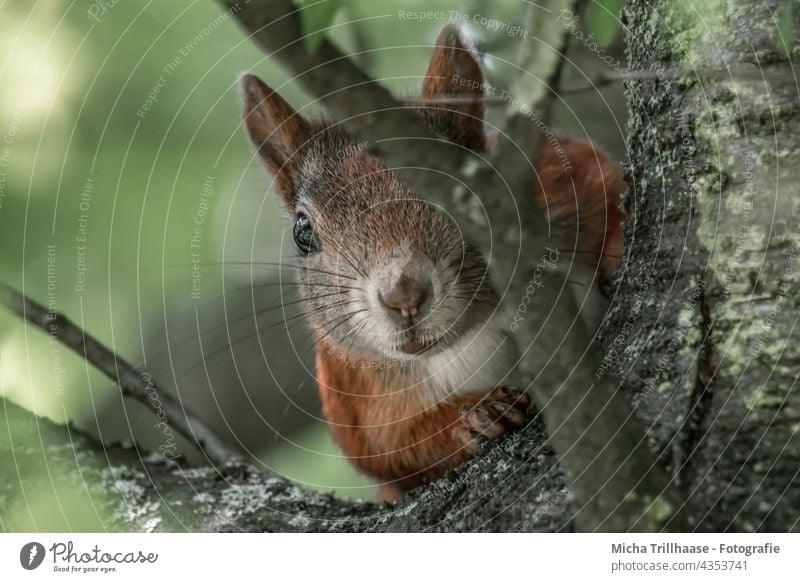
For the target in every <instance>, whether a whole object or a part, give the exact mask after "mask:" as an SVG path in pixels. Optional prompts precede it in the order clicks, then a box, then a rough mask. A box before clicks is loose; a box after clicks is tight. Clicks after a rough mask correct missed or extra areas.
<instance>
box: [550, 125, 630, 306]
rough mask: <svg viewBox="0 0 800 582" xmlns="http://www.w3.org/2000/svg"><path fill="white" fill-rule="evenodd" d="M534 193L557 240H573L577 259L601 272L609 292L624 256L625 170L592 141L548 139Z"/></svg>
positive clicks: (600, 281)
mask: <svg viewBox="0 0 800 582" xmlns="http://www.w3.org/2000/svg"><path fill="white" fill-rule="evenodd" d="M536 168H537V175H536V176H535V177H534V197H535V199H536V203H537V205H538V206H539V208H541V209H542V212H544V213H545V217H546V219H547V221H548V223H549V224H550V225H551V227H552V228H554V229H557V230H558V231H560V232H555V233H554V234H555V235H556V238H557V239H558V240H562V241H566V240H569V241H570V244H574V245H575V247H574V251H575V262H576V263H579V264H583V265H586V266H588V267H589V268H592V269H594V270H595V271H596V272H597V282H598V286H599V287H600V290H601V291H603V292H607V291H608V289H609V286H610V283H611V279H612V277H613V276H614V273H615V272H616V270H617V268H618V267H619V265H620V262H621V260H622V252H623V241H622V222H623V221H624V220H625V218H627V215H626V214H625V212H624V211H622V210H621V209H620V203H621V196H622V194H623V193H624V192H625V191H626V190H627V187H628V186H627V184H626V183H625V179H624V176H623V172H622V168H621V167H620V166H619V164H617V163H616V162H614V161H613V160H611V159H610V158H609V157H608V156H606V155H605V154H604V153H603V152H601V151H600V150H599V149H597V148H595V147H594V146H593V145H592V144H591V143H589V142H585V141H575V140H568V139H562V140H559V141H558V142H556V143H552V142H550V141H548V142H547V143H546V144H545V146H544V148H543V151H542V153H541V155H540V157H539V160H538V163H537V166H536Z"/></svg>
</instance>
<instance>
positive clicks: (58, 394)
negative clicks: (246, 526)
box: [0, 0, 625, 531]
mask: <svg viewBox="0 0 800 582" xmlns="http://www.w3.org/2000/svg"><path fill="white" fill-rule="evenodd" d="M619 4H620V2H617V1H612V2H595V3H594V4H593V5H592V7H591V8H590V13H589V18H588V19H587V20H588V22H589V23H590V24H589V26H590V27H594V29H595V32H597V33H598V38H601V40H602V42H603V44H605V45H610V48H609V49H608V50H609V51H610V53H611V54H615V55H616V57H617V58H619V59H623V57H622V47H621V41H620V38H619V37H620V36H621V35H620V34H619V31H618V22H617V20H616V14H617V13H618V10H619ZM400 10H431V11H435V10H445V11H449V10H456V11H458V12H459V13H461V14H466V15H473V14H482V15H485V16H487V17H491V18H493V19H497V20H500V21H503V22H508V23H516V24H520V23H521V19H522V17H523V12H524V3H522V2H520V1H519V0H500V1H494V2H492V3H491V6H489V5H488V3H486V2H469V1H462V2H442V1H434V2H431V1H425V2H422V1H418V2H411V1H404V2H400V1H392V0H382V1H377V2H375V1H368V0H330V2H327V3H323V4H322V5H316V6H313V7H311V8H307V9H306V10H305V11H304V13H305V14H304V24H305V26H306V27H307V30H308V31H311V32H313V31H315V30H321V29H326V28H328V27H329V26H330V27H331V28H330V29H329V30H328V31H327V32H326V34H328V35H329V36H330V37H331V38H333V39H334V41H335V42H336V43H338V44H339V45H340V46H341V47H342V48H343V49H344V50H345V51H347V52H350V53H359V52H361V53H362V54H357V55H355V56H354V57H353V58H354V59H356V61H357V62H358V63H359V65H361V66H362V67H363V68H365V69H366V70H367V71H368V72H369V73H371V74H372V75H373V76H374V77H376V78H380V79H382V82H383V83H385V84H386V85H387V86H389V87H391V88H392V89H393V90H394V91H396V92H397V93H398V94H414V93H416V92H417V90H418V86H419V84H420V75H422V74H423V72H424V70H425V68H426V66H427V59H428V58H429V56H430V49H429V48H427V47H430V46H431V44H432V42H433V40H434V39H435V37H436V34H437V32H438V31H439V29H440V28H441V27H442V26H443V25H444V23H445V22H444V21H443V20H429V21H422V22H421V21H418V20H409V19H402V18H398V11H400ZM467 28H468V30H469V32H470V33H471V34H472V35H473V36H474V37H475V38H476V40H477V42H478V48H479V49H480V50H485V51H487V52H490V53H492V54H495V55H499V56H502V57H503V58H508V59H510V60H513V58H514V55H515V54H516V52H517V51H518V50H519V45H520V42H523V41H522V40H521V39H520V38H512V37H510V36H509V35H507V34H503V32H502V31H500V32H497V31H491V30H488V29H487V28H486V27H482V26H480V25H474V24H469V25H468V26H467ZM313 38H314V37H312V38H311V40H309V41H308V42H309V46H310V48H312V49H313V43H314V40H313ZM575 44H576V46H574V47H573V48H572V49H571V52H570V56H571V57H572V58H573V59H574V62H575V65H574V66H573V67H571V69H570V70H569V71H568V72H567V76H568V77H571V78H582V74H580V73H579V71H583V72H584V73H586V74H588V75H590V76H591V75H592V74H594V73H596V72H598V71H600V70H603V69H604V67H605V66H606V65H604V63H603V62H601V61H600V60H599V59H598V58H596V56H595V55H592V54H589V53H588V52H587V51H586V50H585V49H584V47H583V45H580V44H579V43H575ZM403 46H406V47H411V48H398V49H391V50H377V51H373V52H369V51H371V49H388V48H390V47H403ZM362 51H367V52H362ZM0 63H1V64H0V87H2V89H0V248H2V252H0V277H2V280H3V281H5V282H7V283H9V284H11V285H13V286H14V287H16V288H17V289H19V290H22V291H24V292H25V293H26V294H28V295H30V296H31V297H33V298H35V299H36V300H37V301H39V302H41V303H43V304H45V305H46V306H48V307H51V308H54V309H57V310H58V311H61V312H63V313H65V314H67V315H68V316H69V317H70V318H71V319H72V320H73V321H75V322H77V323H79V324H80V325H81V326H83V327H84V328H86V329H87V330H88V331H89V332H90V333H92V334H94V335H95V336H96V337H97V338H99V339H100V340H101V341H102V342H104V343H105V344H106V345H108V346H109V347H111V348H112V349H114V350H115V351H116V352H118V353H119V354H121V355H122V356H123V357H125V358H127V359H128V360H129V361H131V362H133V363H135V364H139V365H141V366H142V367H146V368H147V369H148V370H149V371H151V373H152V374H153V375H154V377H155V378H157V379H158V380H159V381H160V382H161V384H162V385H164V386H165V387H166V388H167V389H168V390H170V391H172V392H173V393H177V394H178V395H179V397H180V398H181V400H182V401H183V402H185V403H186V404H187V405H188V406H189V407H190V408H192V409H193V410H194V411H196V412H197V413H198V415H199V416H201V417H203V418H204V419H206V420H208V421H209V422H210V423H211V424H212V425H213V426H215V427H216V428H217V430H218V431H219V432H220V434H221V435H222V437H223V438H225V439H226V440H227V441H229V442H230V443H233V444H236V445H237V446H239V447H241V448H243V449H244V450H245V451H247V453H248V455H249V456H250V458H251V460H258V461H260V462H262V463H264V465H265V466H269V467H271V468H272V469H274V470H276V471H278V472H280V473H282V474H284V475H286V476H288V477H289V478H292V479H295V480H297V481H300V482H302V483H305V484H307V485H309V486H311V487H316V488H319V489H322V490H327V491H335V492H336V493H337V494H339V495H344V496H349V497H372V496H373V491H372V488H371V485H370V483H369V482H368V480H367V479H365V478H363V477H361V476H359V475H357V474H355V472H354V471H353V470H352V469H351V468H350V467H349V465H348V464H347V462H346V461H345V460H344V459H343V458H342V457H341V455H340V454H339V451H338V449H337V448H336V447H335V445H334V444H333V443H332V441H331V438H330V436H329V433H328V431H327V429H326V426H325V424H324V422H323V421H322V420H321V418H320V412H319V404H318V402H317V397H316V391H315V385H314V380H313V375H312V374H313V358H312V354H311V350H310V346H309V341H308V340H309V338H308V330H307V328H306V327H305V325H304V324H303V323H302V321H300V320H297V321H293V322H292V323H290V324H289V325H288V326H287V325H282V324H281V322H282V321H283V320H284V319H285V318H286V315H285V314H284V313H283V312H282V310H281V309H273V310H271V311H263V310H264V309H265V308H266V307H267V306H270V305H275V304H278V305H279V304H280V301H281V297H282V296H283V298H284V300H288V301H291V299H292V291H291V288H289V289H283V291H281V287H280V286H279V285H275V284H274V283H276V282H278V281H279V280H280V277H281V276H283V277H284V278H285V277H286V276H287V274H288V273H287V272H286V271H285V270H284V271H283V274H282V275H281V272H280V270H279V269H277V268H276V267H274V266H270V265H265V264H264V263H266V262H277V261H280V260H281V257H282V256H290V255H291V254H292V248H291V247H286V246H285V244H284V243H285V242H286V239H285V234H286V232H285V224H284V221H283V219H282V216H281V214H282V213H281V207H280V204H279V203H278V199H277V197H276V196H275V195H274V194H273V193H271V192H268V184H269V181H268V179H267V175H266V173H265V172H264V171H263V169H262V168H261V167H260V165H259V164H258V163H257V161H256V160H254V159H253V157H252V153H251V150H250V147H249V144H248V143H247V141H246V139H245V136H244V133H243V131H242V129H241V125H240V106H239V103H238V92H237V86H236V79H237V76H238V75H239V74H240V73H241V72H243V71H254V72H256V73H258V74H259V75H260V76H262V77H263V78H264V79H265V80H267V82H268V83H269V84H270V85H272V86H273V87H281V93H282V94H283V95H284V97H286V98H287V99H288V100H289V101H290V102H292V103H293V104H294V105H295V106H297V107H300V106H303V105H307V104H310V107H311V110H315V109H316V108H315V106H314V104H313V103H312V100H311V99H310V98H309V97H308V96H307V95H304V94H303V93H302V92H301V90H300V89H299V87H298V85H297V84H296V83H294V82H292V81H291V79H290V78H289V76H288V75H287V74H286V73H285V72H284V71H283V70H281V69H280V68H279V67H278V66H277V65H276V64H275V63H274V62H273V61H271V60H270V59H269V58H267V57H266V56H265V55H264V54H263V53H262V52H261V51H260V50H259V49H258V48H257V47H256V46H255V45H254V44H253V43H252V42H251V41H250V40H249V39H248V38H247V37H246V35H245V34H244V33H243V32H242V30H241V29H240V28H239V27H238V24H237V22H236V21H235V18H232V17H230V14H226V13H225V12H224V11H223V9H222V8H221V7H220V6H219V5H218V4H216V3H214V2H212V1H211V0H198V1H195V2H192V1H186V2H155V1H152V0H151V1H149V2H148V1H144V0H140V1H133V0H117V1H111V0H106V1H105V2H102V1H96V2H87V1H76V2H69V1H66V0H65V1H57V0H47V1H39V2H33V1H27V0H16V1H9V0H6V1H5V2H0ZM486 66H487V71H488V74H489V76H490V78H491V79H492V81H493V83H495V84H496V85H498V86H502V85H503V84H504V83H506V82H508V81H509V79H508V78H504V75H505V74H506V73H507V71H504V69H503V67H502V66H501V63H499V62H498V61H495V62H492V61H491V59H490V60H488V61H487V63H486ZM284 84H285V86H284ZM624 109H625V108H624V100H623V98H622V93H621V88H620V87H618V86H615V87H610V88H608V89H604V90H603V91H602V93H587V94H580V95H575V96H574V97H571V98H570V99H569V100H568V101H567V102H566V103H565V104H563V105H562V106H561V107H560V108H559V111H558V113H557V118H556V119H557V121H558V123H557V124H556V125H558V126H560V127H563V128H564V131H565V132H566V133H568V134H577V135H580V136H588V137H590V138H592V139H594V140H596V141H598V142H599V143H600V144H602V145H603V146H604V147H605V148H606V149H608V150H610V151H611V152H612V153H614V154H617V155H622V154H623V153H624V140H623V135H622V130H621V128H622V127H624V116H625V112H624ZM223 263H224V265H223ZM282 294H283V295H282ZM290 311H291V310H290V309H288V308H287V312H290ZM292 313H294V312H292ZM273 325H274V327H270V326H273ZM287 327H288V328H289V329H288V330H287ZM264 328H266V329H264ZM259 330H261V331H259ZM290 338H291V340H292V341H290ZM231 346H232V347H231ZM0 395H2V396H5V397H7V398H8V399H10V400H11V401H13V402H16V403H18V404H20V405H22V406H24V407H25V408H27V409H29V410H32V411H34V412H36V413H37V414H40V415H44V416H47V417H50V418H52V419H54V420H56V421H58V422H61V423H64V422H67V421H71V422H73V423H74V424H75V425H77V426H78V427H80V428H82V429H84V430H87V431H89V432H91V433H94V434H96V435H98V436H99V437H100V438H101V439H102V440H103V441H105V442H113V441H123V442H131V441H133V442H136V443H139V444H140V445H142V446H143V447H144V448H146V449H150V450H155V449H157V448H158V447H159V446H160V445H162V444H163V441H164V439H165V436H164V434H163V433H162V432H161V431H159V430H158V429H157V428H155V427H154V418H153V416H152V414H151V413H150V412H149V411H148V410H146V409H144V408H143V407H142V406H140V405H139V404H138V403H135V402H131V401H125V400H123V399H122V398H121V397H120V394H119V390H118V388H117V387H116V386H115V385H113V384H112V383H111V382H109V381H108V380H107V379H106V378H105V377H104V376H102V375H101V374H99V373H98V372H96V371H95V370H93V369H92V368H91V367H88V366H87V365H86V363H85V362H84V361H83V360H82V359H81V358H80V357H78V356H76V355H74V354H73V353H72V352H69V351H68V350H67V349H66V348H64V347H63V346H59V345H57V344H54V343H51V342H49V341H48V337H47V335H46V334H44V333H43V332H41V331H40V330H38V329H34V328H32V327H29V326H26V325H24V324H23V323H22V322H21V321H19V320H18V319H17V318H16V317H15V316H13V315H10V314H8V313H7V312H5V311H3V310H0ZM4 440H5V443H4V442H3V441H4ZM28 444H30V445H31V446H35V444H36V443H19V442H14V440H13V431H11V430H6V429H5V428H4V427H0V446H26V445H28ZM177 447H178V449H179V452H180V454H182V455H184V456H186V457H188V458H189V459H190V460H191V461H193V462H202V459H201V458H200V457H198V455H197V453H196V452H195V451H194V450H193V449H192V448H191V447H190V446H188V444H187V443H186V442H183V441H178V442H177ZM0 471H2V474H1V475H0V487H2V488H3V490H5V491H6V492H9V491H12V492H13V491H19V492H20V495H21V491H22V490H23V489H24V490H25V499H24V500H23V499H22V498H17V499H16V501H15V502H12V503H10V504H6V505H5V506H4V507H2V508H0V526H1V527H2V529H5V530H7V531H10V530H31V529H34V528H36V529H40V530H54V531H59V530H93V529H97V528H98V527H99V522H98V516H97V515H96V514H95V513H94V512H91V511H88V510H87V509H86V506H85V503H86V502H85V500H82V499H79V498H78V497H76V498H75V499H74V500H73V501H72V502H70V499H71V497H70V496H71V495H73V494H74V492H69V491H54V490H53V488H52V487H48V486H47V485H45V484H44V482H42V483H39V484H37V485H35V486H34V485H29V486H26V487H24V488H21V487H19V483H16V480H17V474H16V472H15V470H14V468H13V467H7V466H4V467H2V468H0ZM42 477H43V479H44V475H43V476H42ZM33 481H36V480H35V479H34V480H33ZM15 488H16V489H15ZM23 501H24V502H23ZM57 505H58V506H59V508H60V509H59V511H55V510H54V508H55V507H56V506H57ZM65 508H66V509H65Z"/></svg>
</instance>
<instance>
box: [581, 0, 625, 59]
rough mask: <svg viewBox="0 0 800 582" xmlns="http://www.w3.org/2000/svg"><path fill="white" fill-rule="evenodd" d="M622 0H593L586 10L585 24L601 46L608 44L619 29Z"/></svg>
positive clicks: (612, 40)
mask: <svg viewBox="0 0 800 582" xmlns="http://www.w3.org/2000/svg"><path fill="white" fill-rule="evenodd" d="M624 3H625V1H624V0H594V2H592V3H591V4H589V7H588V9H587V10H586V25H587V26H588V28H589V31H590V32H592V33H593V34H594V36H595V38H596V39H597V44H599V45H600V46H601V47H607V46H610V45H611V43H612V42H614V39H615V38H616V36H617V33H618V31H619V29H620V24H621V22H620V16H621V14H622V6H623V4H624Z"/></svg>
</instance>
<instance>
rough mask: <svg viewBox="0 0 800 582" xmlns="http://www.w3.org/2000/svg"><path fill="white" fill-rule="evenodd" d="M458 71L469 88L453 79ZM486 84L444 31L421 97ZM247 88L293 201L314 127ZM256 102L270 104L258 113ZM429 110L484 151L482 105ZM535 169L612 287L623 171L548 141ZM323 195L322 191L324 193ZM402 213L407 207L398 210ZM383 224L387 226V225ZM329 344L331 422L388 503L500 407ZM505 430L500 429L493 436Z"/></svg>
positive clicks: (578, 147)
mask: <svg viewBox="0 0 800 582" xmlns="http://www.w3.org/2000/svg"><path fill="white" fill-rule="evenodd" d="M455 75H458V76H459V78H464V79H467V80H469V81H470V83H469V84H467V85H465V84H461V83H457V82H453V80H454V78H455V77H454V76H455ZM253 79H254V78H253ZM482 83H483V76H482V74H481V71H480V66H479V64H478V61H477V58H476V56H475V53H474V51H473V50H472V49H471V47H469V46H468V45H467V43H466V42H465V41H463V39H462V38H461V36H460V34H459V33H458V31H457V29H455V28H453V27H446V28H445V30H444V31H443V32H442V34H441V35H440V37H439V40H438V41H437V45H436V49H435V51H434V55H433V58H432V60H431V63H430V66H429V67H428V71H427V73H426V79H425V82H424V85H423V97H425V98H436V97H447V96H460V97H464V96H480V95H482ZM479 86H480V87H481V88H478V87H479ZM246 87H247V88H248V89H247V91H248V92H247V95H246V97H247V107H248V109H247V115H248V130H249V132H250V135H251V137H252V139H253V141H254V143H255V144H256V145H257V146H258V147H260V148H261V151H262V155H263V157H264V158H265V161H266V163H267V166H268V168H269V169H270V171H271V172H272V173H273V175H275V176H276V178H277V179H278V182H279V184H278V185H279V190H280V191H281V195H282V196H283V197H284V198H285V199H286V200H287V202H289V200H290V199H291V197H292V193H293V192H294V186H295V185H294V184H293V183H292V179H293V173H292V172H293V167H292V153H293V152H294V151H296V150H298V149H299V148H301V147H302V144H303V143H304V140H305V139H307V135H308V127H309V126H308V125H307V124H306V123H305V122H304V121H303V120H302V118H300V117H299V116H298V115H297V114H296V113H294V111H293V110H292V109H291V107H290V106H289V105H288V104H286V102H285V101H283V100H282V99H281V98H280V97H278V96H277V94H275V93H274V92H272V91H271V90H270V89H269V88H268V87H266V86H265V85H263V83H261V82H260V81H258V80H252V79H251V80H249V81H247V83H246ZM258 104H264V105H265V107H260V108H258V110H256V109H257V106H258ZM422 113H423V115H424V116H425V118H426V120H427V121H428V122H429V123H430V124H431V126H432V127H433V128H434V129H436V130H437V131H439V132H440V133H442V134H444V135H445V136H446V137H448V138H449V139H450V140H451V141H454V142H456V143H458V144H460V145H462V146H464V147H467V148H470V149H473V150H483V149H485V147H486V144H487V138H486V134H485V132H484V129H483V105H482V104H481V103H466V104H457V105H455V104H448V105H444V106H443V105H431V106H425V107H423V108H422ZM531 131H537V130H536V129H535V128H532V129H531ZM276 136H277V137H276ZM369 160H370V158H368V157H366V156H356V155H354V156H352V157H350V158H349V159H348V162H347V163H346V164H345V165H344V166H343V168H342V169H341V171H344V172H346V173H347V174H350V175H349V176H346V183H353V182H355V181H357V180H359V179H361V178H362V177H363V179H366V180H370V179H372V178H371V177H370V176H371V175H373V176H374V175H376V174H377V173H379V172H382V171H384V170H383V169H382V167H380V166H375V164H374V163H372V165H370V164H371V162H369ZM370 173H372V174H370ZM537 173H538V180H537V181H536V183H535V185H534V188H533V195H534V196H535V198H536V201H537V203H538V205H539V207H540V208H542V209H543V211H544V212H546V213H547V217H548V220H549V222H550V223H551V224H553V225H554V226H557V227H559V228H563V229H564V231H565V232H568V233H571V234H573V235H574V233H575V232H576V229H577V232H578V248H577V251H578V255H577V258H578V259H579V260H581V261H582V262H584V263H586V264H589V265H596V266H597V268H598V282H599V284H600V286H601V288H606V287H607V285H608V284H609V282H610V280H611V277H612V276H613V273H614V271H615V270H616V268H617V267H618V265H619V258H618V257H619V256H620V255H621V253H622V232H621V223H622V221H623V219H624V218H625V214H624V213H623V212H622V211H621V210H620V209H619V203H620V196H621V194H622V192H624V190H625V188H626V184H625V182H624V180H623V175H622V170H621V169H620V167H619V166H618V165H617V164H616V163H614V162H613V161H612V160H610V159H609V158H608V157H607V156H605V155H604V154H603V153H602V152H600V151H599V150H597V149H596V148H594V147H593V146H592V145H591V144H589V143H587V142H580V141H575V140H562V141H561V142H560V143H559V144H557V145H554V144H552V143H547V144H546V145H545V148H544V150H543V152H542V154H541V155H540V157H539V160H538V164H537ZM367 190H369V189H367ZM321 191H322V192H323V194H324V192H325V190H324V188H321ZM347 202H348V203H349V204H351V205H353V212H354V213H355V212H358V211H360V210H361V206H363V205H366V204H368V202H369V201H368V200H363V201H362V200H361V199H360V198H357V197H356V198H353V199H348V200H347ZM398 211H402V207H401V206H398ZM313 218H315V219H317V218H318V219H319V225H320V228H321V229H324V227H325V225H326V221H325V217H313ZM334 226H335V225H334ZM362 226H363V225H362ZM376 226H377V227H380V228H381V229H384V227H385V226H386V225H385V224H384V223H381V224H378V225H376ZM387 236H388V235H387ZM361 239H362V241H363V244H365V245H367V244H370V243H371V239H370V237H369V236H363V237H361ZM351 251H352V249H351ZM373 252H374V249H373ZM598 257H601V258H599V259H598ZM312 325H313V321H312ZM317 331H318V332H319V331H320V330H319V329H317ZM323 339H325V338H323V337H318V340H320V347H318V349H317V362H316V364H317V370H316V374H317V380H318V383H319V391H320V396H321V398H322V405H323V411H324V414H325V417H326V418H327V419H328V422H329V424H330V426H331V430H332V432H333V435H334V438H335V439H336V441H337V443H338V444H339V446H340V447H341V448H342V450H343V451H344V453H345V454H346V455H347V457H348V458H349V459H350V460H351V461H352V463H353V464H354V465H355V466H356V467H357V468H358V469H359V470H360V471H363V472H364V473H366V474H368V475H370V476H372V477H374V478H375V479H377V480H378V481H379V482H380V483H381V484H382V488H383V492H384V497H385V498H395V497H397V496H398V495H399V494H400V493H401V492H402V491H405V490H408V489H410V488H412V487H415V486H417V485H418V484H420V483H422V482H424V481H426V480H430V479H435V478H437V477H440V476H441V475H442V474H443V473H444V472H445V471H447V470H448V469H450V468H452V467H455V466H457V465H459V464H460V463H462V462H463V461H464V460H465V459H467V458H468V457H469V456H470V455H471V454H472V453H473V451H474V448H475V447H474V442H473V443H466V444H465V442H464V439H463V438H461V439H460V438H455V436H454V435H458V434H462V435H463V433H464V431H465V421H464V416H463V414H462V411H463V408H464V407H465V406H466V407H468V408H471V409H473V410H475V409H476V408H477V407H479V406H484V405H487V406H488V404H490V402H494V401H488V400H487V399H488V398H489V397H490V396H491V395H490V391H492V390H493V389H495V388H496V387H495V386H486V390H485V392H483V393H481V394H461V395H458V396H455V397H450V398H448V399H446V400H443V401H438V402H437V401H436V400H435V399H434V397H433V396H432V395H433V394H434V393H435V391H434V390H432V389H431V387H430V386H426V385H425V384H424V382H419V381H418V380H419V378H416V377H414V374H413V372H411V371H410V370H411V369H412V368H409V369H405V368H403V367H393V368H392V367H390V368H389V369H380V368H378V369H376V368H374V367H364V366H363V364H364V363H365V360H363V359H360V358H361V357H360V356H358V355H355V354H352V353H349V352H348V351H347V350H346V349H344V348H343V347H341V346H332V347H326V345H325V342H324V341H321V340H323ZM526 398H527V397H526ZM518 408H520V409H522V408H524V406H521V407H518ZM494 420H496V425H499V424H500V423H499V420H498V419H496V418H495V419H494ZM512 424H513V423H512ZM502 430H504V429H503V427H500V428H499V429H498V430H497V431H495V433H494V434H493V435H492V436H497V435H499V434H500V433H501V432H502Z"/></svg>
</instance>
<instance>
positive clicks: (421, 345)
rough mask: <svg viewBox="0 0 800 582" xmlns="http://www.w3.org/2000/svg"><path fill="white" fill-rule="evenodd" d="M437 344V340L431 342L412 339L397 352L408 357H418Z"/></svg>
mask: <svg viewBox="0 0 800 582" xmlns="http://www.w3.org/2000/svg"><path fill="white" fill-rule="evenodd" d="M438 342H439V340H438V339H434V340H431V341H420V340H418V339H412V340H411V341H408V342H406V343H405V344H403V345H402V346H400V347H399V350H400V351H401V352H403V353H404V354H409V355H413V356H416V355H419V354H421V353H423V352H426V351H428V350H429V349H431V348H432V347H433V346H435V345H436V344H437V343H438Z"/></svg>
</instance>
